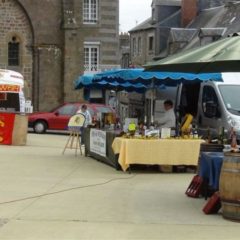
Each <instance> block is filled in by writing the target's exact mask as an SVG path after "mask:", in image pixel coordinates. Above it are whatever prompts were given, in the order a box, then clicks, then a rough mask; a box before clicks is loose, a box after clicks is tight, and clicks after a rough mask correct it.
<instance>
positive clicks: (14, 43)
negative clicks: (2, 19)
mask: <svg viewBox="0 0 240 240" xmlns="http://www.w3.org/2000/svg"><path fill="white" fill-rule="evenodd" d="M19 50H20V43H19V41H18V40H17V38H16V37H12V40H11V41H10V42H8V66H19V63H20V61H19Z"/></svg>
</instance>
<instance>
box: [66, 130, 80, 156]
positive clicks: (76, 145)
mask: <svg viewBox="0 0 240 240" xmlns="http://www.w3.org/2000/svg"><path fill="white" fill-rule="evenodd" d="M80 138H81V135H80V132H79V131H70V135H69V138H68V140H67V143H66V145H65V147H64V149H63V152H62V154H64V153H65V150H66V149H67V148H70V149H75V156H77V151H78V149H79V150H80V154H81V155H82V148H81V144H80V140H81V139H80Z"/></svg>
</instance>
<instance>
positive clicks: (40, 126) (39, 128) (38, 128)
mask: <svg viewBox="0 0 240 240" xmlns="http://www.w3.org/2000/svg"><path fill="white" fill-rule="evenodd" d="M33 130H34V132H35V133H45V132H46V130H47V124H46V123H45V122H44V121H37V122H36V123H35V124H34V126H33Z"/></svg>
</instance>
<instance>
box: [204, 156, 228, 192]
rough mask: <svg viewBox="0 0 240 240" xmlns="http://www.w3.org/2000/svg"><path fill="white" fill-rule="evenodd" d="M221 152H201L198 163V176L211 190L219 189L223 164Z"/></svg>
mask: <svg viewBox="0 0 240 240" xmlns="http://www.w3.org/2000/svg"><path fill="white" fill-rule="evenodd" d="M223 157H224V155H223V153H222V152H201V154H200V161H199V176H201V177H202V178H203V179H204V180H205V181H208V185H209V186H211V187H212V188H213V189H215V190H218V188H219V177H220V172H221V167H222V162H223Z"/></svg>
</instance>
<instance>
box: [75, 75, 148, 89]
mask: <svg viewBox="0 0 240 240" xmlns="http://www.w3.org/2000/svg"><path fill="white" fill-rule="evenodd" d="M94 79H95V75H94V74H88V75H82V76H80V77H79V78H78V79H77V80H76V81H75V89H81V88H83V87H85V88H87V89H92V88H96V89H103V88H104V89H113V90H117V91H121V90H125V91H129V92H131V91H136V92H144V91H145V90H146V89H147V87H146V86H145V85H144V84H142V83H130V82H128V81H125V82H122V83H120V82H118V81H116V80H113V81H105V80H98V81H97V82H93V80H94Z"/></svg>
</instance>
